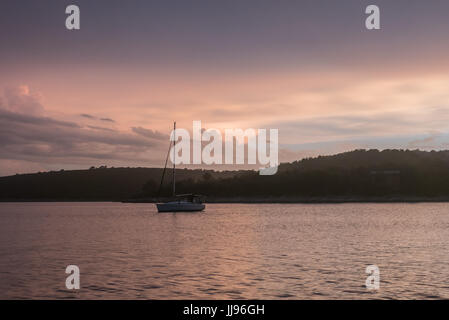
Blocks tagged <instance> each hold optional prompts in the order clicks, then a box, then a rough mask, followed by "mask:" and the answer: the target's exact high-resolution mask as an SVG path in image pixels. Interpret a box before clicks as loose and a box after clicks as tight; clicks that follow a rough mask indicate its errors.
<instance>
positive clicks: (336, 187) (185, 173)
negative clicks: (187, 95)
mask: <svg viewBox="0 0 449 320" xmlns="http://www.w3.org/2000/svg"><path fill="white" fill-rule="evenodd" d="M161 173H162V169H159V168H97V169H91V170H75V171H58V172H46V173H36V174H24V175H15V176H10V177H2V178H0V200H2V201H7V200H13V201H15V200H55V201H62V200H67V201H69V200H72V201H76V200H112V201H114V200H124V199H136V200H137V201H139V200H142V201H144V200H147V201H151V200H154V197H155V196H156V195H157V190H158V188H159V181H160V177H161ZM176 175H177V181H178V183H177V192H178V193H190V192H194V193H199V194H203V195H205V196H207V199H208V200H209V201H220V202H221V201H223V202H227V201H229V202H232V201H236V202H309V201H316V202H326V201H332V202H334V201H390V200H391V201H415V200H416V201H421V200H435V201H436V200H443V201H448V200H449V151H431V152H425V151H418V150H413V151H412V150H384V151H378V150H355V151H351V152H345V153H341V154H337V155H332V156H319V157H316V158H307V159H303V160H300V161H295V162H293V163H284V164H281V165H280V167H279V170H278V173H277V174H276V175H273V176H260V175H258V173H257V172H254V171H225V172H217V171H212V170H187V169H177V171H176ZM170 181H171V172H170V171H168V172H167V176H166V179H165V184H164V186H163V189H162V192H161V193H162V195H168V194H170V190H171V187H170Z"/></svg>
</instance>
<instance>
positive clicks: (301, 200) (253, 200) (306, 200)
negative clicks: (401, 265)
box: [0, 196, 449, 204]
mask: <svg viewBox="0 0 449 320" xmlns="http://www.w3.org/2000/svg"><path fill="white" fill-rule="evenodd" d="M167 199H168V198H160V199H159V201H158V200H157V199H155V198H143V199H126V200H111V199H0V202H3V203H5V202H9V203H31V202H79V203H83V202H120V203H157V202H160V201H165V200H167ZM204 202H205V203H223V204H226V203H229V204H232V203H247V204H276V203H285V204H288V203H291V204H295V203H297V204H338V203H420V202H449V197H400V196H391V197H351V196H348V197H229V198H225V197H209V198H206V199H205V201H204Z"/></svg>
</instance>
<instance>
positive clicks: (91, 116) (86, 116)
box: [80, 113, 96, 119]
mask: <svg viewBox="0 0 449 320" xmlns="http://www.w3.org/2000/svg"><path fill="white" fill-rule="evenodd" d="M80 116H81V117H83V118H87V119H96V117H94V116H93V115H90V114H87V113H82V114H80Z"/></svg>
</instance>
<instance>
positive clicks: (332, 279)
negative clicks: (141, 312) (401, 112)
mask: <svg viewBox="0 0 449 320" xmlns="http://www.w3.org/2000/svg"><path fill="white" fill-rule="evenodd" d="M448 247H449V204H447V203H427V204H426V203H422V204H337V205H335V204H326V205H316V204H311V205H305V204H262V205H260V204H208V205H207V208H206V211H205V212H202V213H178V214H172V213H162V214H158V213H157V212H156V210H155V206H154V205H153V204H121V203H0V298H1V299H6V298H7V299H21V298H50V299H54V298H57V299H60V298H85V299H234V298H235V299H252V298H254V299H301V298H306V299H328V298H332V299H333V298H339V299H373V298H375V299H384V298H387V299H389V298H397V299H408V298H412V299H415V298H418V299H421V298H424V299H436V298H449V248H448ZM70 264H74V265H77V266H79V268H80V271H81V289H80V290H77V291H69V290H67V289H66V288H65V279H66V277H67V276H68V275H67V274H65V268H66V266H67V265H70ZM372 264H374V265H377V266H378V267H379V269H380V290H379V291H378V292H377V293H372V292H369V291H368V290H367V289H366V287H365V279H366V277H367V274H365V268H366V267H367V266H368V265H372Z"/></svg>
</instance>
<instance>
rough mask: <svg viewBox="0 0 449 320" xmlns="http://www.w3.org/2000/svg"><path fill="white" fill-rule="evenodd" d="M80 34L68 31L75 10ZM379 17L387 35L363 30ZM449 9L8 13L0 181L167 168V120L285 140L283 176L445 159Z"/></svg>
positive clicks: (325, 5) (2, 29) (112, 5)
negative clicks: (384, 161) (332, 166)
mask: <svg viewBox="0 0 449 320" xmlns="http://www.w3.org/2000/svg"><path fill="white" fill-rule="evenodd" d="M69 4H77V5H78V6H79V7H80V9H81V30H79V31H68V30H66V29H65V18H66V14H65V7H66V6H67V5H69ZM368 4H377V5H378V6H379V7H380V9H381V27H382V29H381V30H378V31H368V30H366V29H365V27H364V25H365V24H364V20H365V18H366V15H365V14H364V10H365V7H366V6H367V5H368ZM448 12H449V2H447V1H444V0H441V1H437V0H432V1H413V0H395V1H391V0H390V1H385V0H380V1H360V0H354V1H351V0H342V1H328V0H327V1H324V0H323V1H322V0H314V1H282V0H277V1H275V0H271V1H263V0H257V1H256V0H254V1H252V0H246V1H241V0H239V1H232V0H231V1H224V0H221V1H210V0H209V1H206V0H202V1H195V0H189V1H185V0H184V1H170V0H164V1H143V0H142V1H135V0H134V1H126V2H125V1H113V0H108V1H103V0H96V1H60V0H53V1H51V0H41V1H31V0H29V1H24V0H3V1H2V2H1V4H0V46H1V47H0V48H1V50H0V143H1V146H2V151H1V152H0V175H9V174H14V173H16V172H19V173H21V172H34V171H39V170H40V171H42V170H52V169H60V168H65V169H75V168H88V167H90V166H91V165H95V166H97V165H108V166H161V165H163V160H164V157H165V152H166V148H167V143H168V141H167V137H168V134H169V132H170V128H171V125H172V121H173V120H177V121H178V124H179V126H181V127H185V128H187V129H189V128H191V126H192V121H193V120H201V121H202V123H203V126H204V127H206V128H210V127H215V128H234V127H240V128H243V129H245V128H250V127H252V128H277V129H279V139H280V143H281V146H280V148H281V150H280V158H281V159H280V160H281V161H291V160H295V159H300V158H302V157H304V156H311V155H318V154H332V153H337V152H342V151H347V150H352V149H355V148H380V149H383V148H411V149H416V148H420V149H424V150H429V149H446V148H447V143H448V142H449V140H448V139H447V132H448V125H447V123H449V122H448V120H449V90H448V87H449V73H448V71H449V62H448V61H449V59H448V57H447V56H448V53H449V40H448V37H447V34H449V23H447V13H448Z"/></svg>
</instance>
